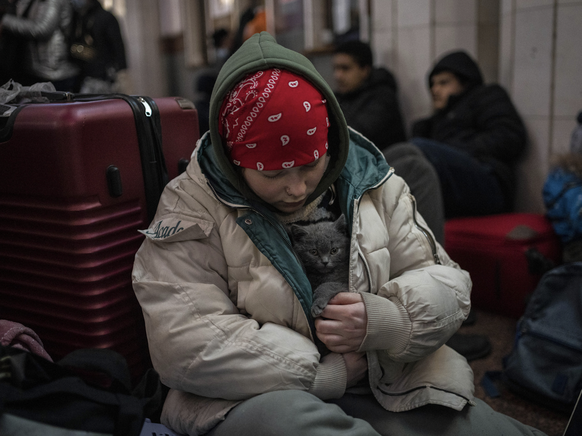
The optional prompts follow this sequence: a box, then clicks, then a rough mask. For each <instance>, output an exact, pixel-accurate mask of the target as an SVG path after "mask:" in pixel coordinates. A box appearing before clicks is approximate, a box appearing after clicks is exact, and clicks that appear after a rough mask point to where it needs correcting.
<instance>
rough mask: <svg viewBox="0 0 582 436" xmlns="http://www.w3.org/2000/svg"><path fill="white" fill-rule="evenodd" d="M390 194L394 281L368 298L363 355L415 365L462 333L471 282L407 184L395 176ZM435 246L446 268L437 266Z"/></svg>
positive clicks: (388, 189) (387, 188) (387, 219)
mask: <svg viewBox="0 0 582 436" xmlns="http://www.w3.org/2000/svg"><path fill="white" fill-rule="evenodd" d="M384 190H385V191H386V192H387V194H386V196H385V200H386V202H385V203H383V204H384V205H386V204H388V205H389V204H393V205H394V207H393V209H392V210H391V211H390V210H389V211H387V214H386V215H385V222H386V223H387V224H386V230H387V232H388V238H389V239H388V252H389V255H390V278H389V280H388V281H387V282H385V283H377V286H378V289H374V290H372V292H371V293H370V294H363V297H364V303H365V305H366V310H367V314H368V332H367V333H368V334H367V336H366V338H365V340H364V342H363V343H362V346H361V351H370V350H377V351H378V352H381V353H385V354H386V355H387V357H389V358H390V359H391V360H393V361H400V362H411V361H416V360H419V359H421V358H422V357H424V356H426V355H428V354H430V353H432V352H434V351H436V350H437V349H438V348H440V347H441V346H442V345H443V344H444V343H445V342H446V341H447V340H448V339H449V338H450V337H451V336H452V335H453V334H454V333H455V332H456V331H457V330H458V328H459V327H460V325H461V323H462V321H463V320H464V319H465V318H466V317H467V315H468V313H469V309H470V291H471V280H470V278H469V274H468V273H467V272H466V271H463V270H462V269H460V268H459V266H458V265H457V264H456V263H455V262H453V261H452V260H451V259H450V258H449V256H448V255H447V254H446V252H445V251H444V249H443V248H442V247H441V246H440V245H438V244H436V243H435V242H433V241H434V238H433V237H432V233H431V232H430V230H428V226H426V223H425V222H424V220H423V219H422V217H421V216H419V215H418V214H415V213H414V212H415V206H414V202H413V201H412V199H413V197H412V196H411V194H410V192H409V189H408V186H407V185H405V184H404V183H403V181H402V179H400V178H399V177H397V176H394V175H393V176H392V177H391V178H390V179H389V180H388V182H387V183H386V185H385V188H384ZM388 209H391V208H388ZM415 217H416V220H415ZM417 224H418V225H417ZM419 226H420V227H422V228H423V230H421V229H420V228H419ZM431 239H433V241H431ZM433 243H434V244H436V245H434V247H436V250H437V254H438V258H439V262H440V264H437V263H435V257H434V253H433V249H434V247H433V245H432V244H433ZM377 253H378V250H375V254H374V255H376V256H377ZM372 274H373V272H372ZM372 282H374V280H372Z"/></svg>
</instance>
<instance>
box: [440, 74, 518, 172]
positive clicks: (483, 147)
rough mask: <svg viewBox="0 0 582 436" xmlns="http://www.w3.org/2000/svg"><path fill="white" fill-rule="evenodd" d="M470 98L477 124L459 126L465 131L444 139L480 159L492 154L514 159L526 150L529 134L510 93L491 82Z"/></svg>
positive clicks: (501, 159) (505, 160)
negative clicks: (470, 127)
mask: <svg viewBox="0 0 582 436" xmlns="http://www.w3.org/2000/svg"><path fill="white" fill-rule="evenodd" d="M467 97H468V102H467V104H469V107H470V109H469V112H470V113H473V114H474V115H473V116H474V119H473V123H474V127H473V129H459V131H460V132H461V133H462V134H459V135H454V136H453V137H452V138H451V139H450V140H448V141H445V142H448V143H450V144H451V145H453V146H457V147H459V148H461V149H464V150H467V151H468V152H469V153H471V154H472V155H473V156H475V157H477V158H480V157H481V158H487V157H492V158H494V159H497V160H499V161H502V162H513V161H514V160H515V159H516V158H517V157H519V155H520V154H521V153H522V152H523V150H524V149H525V147H526V141H527V135H526V130H525V126H524V124H523V121H522V119H521V117H520V116H519V114H518V113H517V110H516V109H515V106H514V105H513V103H512V102H511V99H510V98H509V95H508V94H507V92H506V91H505V90H504V89H503V88H502V87H501V86H499V85H488V86H484V87H481V88H479V89H477V90H475V91H474V94H473V95H468V96H467ZM471 106H473V107H471ZM460 115H461V116H462V114H460Z"/></svg>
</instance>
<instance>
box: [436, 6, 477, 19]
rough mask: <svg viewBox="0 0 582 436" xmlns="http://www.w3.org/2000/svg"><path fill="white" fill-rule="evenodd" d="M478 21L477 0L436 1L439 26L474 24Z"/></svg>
mask: <svg viewBox="0 0 582 436" xmlns="http://www.w3.org/2000/svg"><path fill="white" fill-rule="evenodd" d="M476 20H477V0H435V22H436V23H437V24H452V23H474V22H475V21H476Z"/></svg>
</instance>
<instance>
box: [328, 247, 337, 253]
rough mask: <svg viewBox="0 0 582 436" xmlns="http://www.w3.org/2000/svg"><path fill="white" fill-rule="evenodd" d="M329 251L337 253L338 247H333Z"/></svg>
mask: <svg viewBox="0 0 582 436" xmlns="http://www.w3.org/2000/svg"><path fill="white" fill-rule="evenodd" d="M329 252H330V253H331V254H337V252H338V249H337V248H335V247H334V248H332V249H331V250H330V251H329Z"/></svg>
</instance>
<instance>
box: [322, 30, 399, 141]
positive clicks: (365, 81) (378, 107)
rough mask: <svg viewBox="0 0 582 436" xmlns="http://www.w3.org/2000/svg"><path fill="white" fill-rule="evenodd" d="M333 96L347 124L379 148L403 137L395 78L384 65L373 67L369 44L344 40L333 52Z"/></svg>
mask: <svg viewBox="0 0 582 436" xmlns="http://www.w3.org/2000/svg"><path fill="white" fill-rule="evenodd" d="M333 78H334V80H335V83H336V98H337V100H338V102H339V104H340V107H341V108H342V111H343V113H344V116H345V117H346V121H347V122H348V126H350V127H352V128H353V129H356V130H357V131H358V132H360V133H361V134H362V135H364V136H365V137H366V138H368V139H369V140H370V141H372V142H373V143H374V144H375V145H376V147H378V148H379V149H380V150H383V149H385V148H386V147H388V146H389V145H392V144H395V143H397V142H402V141H404V140H406V133H405V132H404V123H403V121H402V116H401V114H400V104H399V102H398V93H397V86H396V80H394V76H393V75H392V73H390V72H389V71H388V70H386V69H385V68H381V67H374V65H373V58H372V50H371V49H370V46H369V45H368V44H366V43H365V42H361V41H348V42H344V43H343V44H341V45H340V46H338V47H337V48H336V49H335V51H334V56H333Z"/></svg>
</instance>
